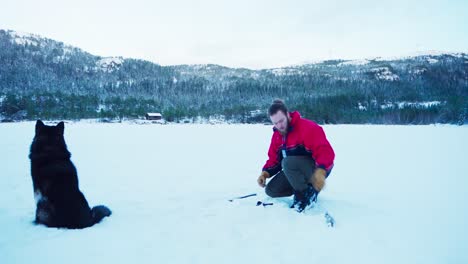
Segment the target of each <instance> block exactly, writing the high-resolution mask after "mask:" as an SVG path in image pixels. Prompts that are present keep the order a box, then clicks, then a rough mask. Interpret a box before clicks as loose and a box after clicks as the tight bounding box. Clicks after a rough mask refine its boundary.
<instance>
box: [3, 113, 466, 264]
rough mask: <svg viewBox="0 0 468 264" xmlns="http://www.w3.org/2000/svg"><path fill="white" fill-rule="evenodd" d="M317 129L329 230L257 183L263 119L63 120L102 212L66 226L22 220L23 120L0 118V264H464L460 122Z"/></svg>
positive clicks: (25, 183) (26, 178) (26, 177)
mask: <svg viewBox="0 0 468 264" xmlns="http://www.w3.org/2000/svg"><path fill="white" fill-rule="evenodd" d="M324 128H325V131H326V133H327V135H328V138H329V140H330V142H331V143H332V145H333V147H334V148H335V152H336V155H337V156H336V160H335V168H334V170H333V172H332V174H331V176H330V177H329V180H328V182H327V184H328V185H327V187H326V189H325V190H324V191H323V192H322V193H321V195H320V196H319V200H320V204H321V206H323V207H325V208H327V209H328V210H329V211H330V213H331V214H332V215H333V216H334V218H335V220H336V226H335V227H334V228H329V227H327V226H326V225H325V224H324V220H323V217H322V216H321V215H320V214H317V213H315V212H314V211H309V212H307V213H306V214H299V213H296V212H294V211H292V210H291V209H289V208H288V205H289V203H290V202H291V198H283V199H267V198H266V197H265V195H264V193H263V189H261V188H260V187H258V186H257V184H256V179H257V176H258V174H259V172H260V169H261V166H262V165H263V163H264V161H265V160H266V152H267V148H268V144H269V140H270V137H271V132H272V131H271V127H270V126H263V125H135V124H93V123H67V124H66V126H65V138H66V141H67V144H68V148H69V150H70V151H71V152H72V160H73V162H74V163H75V165H76V167H77V169H78V174H79V178H80V187H81V190H82V191H83V193H84V194H85V195H86V197H87V199H88V202H89V203H90V205H97V204H105V205H108V206H109V207H110V208H111V209H112V210H113V215H112V216H111V217H110V218H105V219H104V221H103V222H102V223H100V224H97V225H95V226H93V227H91V228H87V229H83V230H66V229H52V228H46V227H44V226H36V225H33V224H32V221H33V218H34V210H35V205H34V198H33V191H32V183H31V178H30V172H29V168H30V167H29V166H30V164H29V159H28V152H29V145H30V143H31V140H32V137H33V134H34V123H33V122H27V123H13V124H0V160H1V161H0V164H1V170H0V172H1V174H0V263H2V264H9V263H34V264H40V263H80V264H83V263H236V264H238V263H255V264H259V263H320V264H324V263H392V264H394V263H425V264H427V263H468V251H467V249H468V226H467V223H468V162H467V161H468V160H467V149H468V137H467V135H468V126H462V127H457V126H443V125H437V126H365V125H347V126H345V125H336V126H325V127H324ZM250 193H257V194H258V196H257V197H251V198H247V199H243V200H239V201H235V202H232V203H230V202H228V201H227V200H228V199H230V198H232V197H235V196H239V195H245V194H250ZM258 200H262V201H268V202H273V203H274V205H273V206H268V207H262V206H259V207H257V206H255V204H256V202H257V201H258Z"/></svg>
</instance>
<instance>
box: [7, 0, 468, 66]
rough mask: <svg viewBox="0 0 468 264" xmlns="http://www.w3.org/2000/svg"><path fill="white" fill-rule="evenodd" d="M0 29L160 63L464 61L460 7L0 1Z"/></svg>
mask: <svg viewBox="0 0 468 264" xmlns="http://www.w3.org/2000/svg"><path fill="white" fill-rule="evenodd" d="M0 29H11V30H15V31H20V32H27V33H34V34H39V35H41V36H44V37H48V38H52V39H55V40H59V41H62V42H65V43H66V44H70V45H73V46H76V47H79V48H81V49H83V50H85V51H88V52H90V53H92V54H94V55H100V56H123V57H131V58H140V59H146V60H150V61H153V62H156V63H159V64H161V65H174V64H205V63H215V64H221V65H225V66H230V67H247V68H255V69H258V68H270V67H278V66H285V65H291V64H300V63H305V62H311V61H315V60H321V59H333V58H342V59H360V58H372V57H393V56H401V55H411V54H414V53H415V52H424V51H428V50H436V51H448V52H465V53H468V0H445V1H443V0H440V1H435V0H424V1H423V0H392V1H385V0H380V1H376V0H363V1H353V0H348V1H346V0H297V1H294V0H283V1H275V0H260V1H255V0H233V1H222V0H195V1H188V0H166V1H160V0H153V1H151V0H131V1H121V0H104V1H102V0H79V1H78V0H76V1H66V0H40V1H38V0H0Z"/></svg>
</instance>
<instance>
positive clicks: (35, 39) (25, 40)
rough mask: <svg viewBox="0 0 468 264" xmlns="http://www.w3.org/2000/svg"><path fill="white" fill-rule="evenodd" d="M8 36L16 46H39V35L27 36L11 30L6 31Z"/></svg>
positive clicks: (27, 34)
mask: <svg viewBox="0 0 468 264" xmlns="http://www.w3.org/2000/svg"><path fill="white" fill-rule="evenodd" d="M7 32H8V34H9V35H10V36H11V38H12V41H13V42H15V43H16V44H18V45H26V44H29V45H39V44H40V43H39V40H40V39H41V37H40V36H39V35H34V34H29V33H25V32H18V31H13V30H8V31H7Z"/></svg>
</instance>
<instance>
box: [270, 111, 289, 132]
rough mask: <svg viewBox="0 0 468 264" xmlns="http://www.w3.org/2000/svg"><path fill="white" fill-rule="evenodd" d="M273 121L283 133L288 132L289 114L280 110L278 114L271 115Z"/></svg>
mask: <svg viewBox="0 0 468 264" xmlns="http://www.w3.org/2000/svg"><path fill="white" fill-rule="evenodd" d="M270 119H271V122H272V123H273V125H274V126H275V127H276V129H278V131H279V132H280V133H281V134H286V132H287V131H288V123H289V120H288V115H287V114H285V113H283V111H278V112H276V114H273V115H272V116H270Z"/></svg>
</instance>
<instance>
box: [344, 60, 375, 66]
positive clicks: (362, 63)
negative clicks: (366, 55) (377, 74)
mask: <svg viewBox="0 0 468 264" xmlns="http://www.w3.org/2000/svg"><path fill="white" fill-rule="evenodd" d="M368 63H369V61H368V60H366V59H364V60H350V61H345V62H341V63H339V64H338V66H344V65H357V66H359V65H366V64H368Z"/></svg>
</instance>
